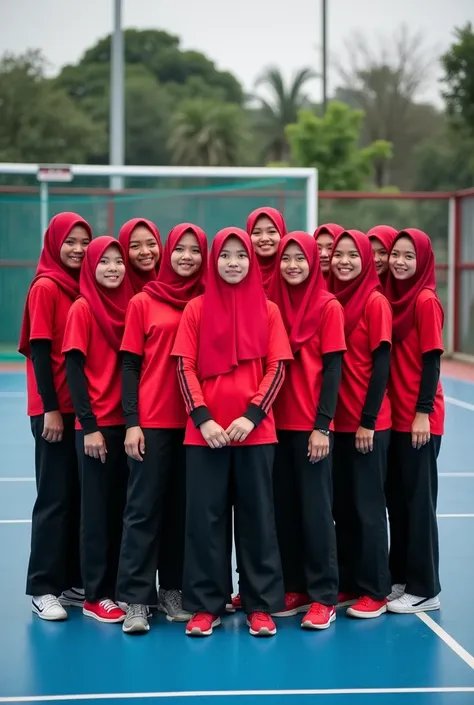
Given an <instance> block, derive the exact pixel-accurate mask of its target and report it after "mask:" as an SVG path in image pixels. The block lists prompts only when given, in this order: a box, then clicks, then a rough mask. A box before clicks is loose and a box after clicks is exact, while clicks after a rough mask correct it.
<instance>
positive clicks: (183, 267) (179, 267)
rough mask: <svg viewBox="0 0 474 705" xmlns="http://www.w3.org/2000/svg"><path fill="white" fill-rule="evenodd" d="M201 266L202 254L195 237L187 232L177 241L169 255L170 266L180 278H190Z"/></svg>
mask: <svg viewBox="0 0 474 705" xmlns="http://www.w3.org/2000/svg"><path fill="white" fill-rule="evenodd" d="M201 264H202V254H201V250H200V248H199V243H198V239H197V237H196V235H195V234H194V233H193V232H191V231H190V230H188V232H186V233H184V235H183V236H182V237H181V238H180V239H179V240H178V242H177V243H176V246H175V248H174V250H173V252H172V253H171V266H172V267H173V269H174V271H175V272H176V274H179V276H180V277H190V276H192V275H193V274H195V273H196V272H197V271H198V269H199V268H200V266H201Z"/></svg>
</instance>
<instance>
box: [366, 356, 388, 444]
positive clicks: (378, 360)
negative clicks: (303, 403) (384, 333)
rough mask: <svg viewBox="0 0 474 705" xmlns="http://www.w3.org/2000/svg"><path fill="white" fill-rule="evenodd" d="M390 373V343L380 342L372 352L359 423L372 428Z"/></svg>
mask: <svg viewBox="0 0 474 705" xmlns="http://www.w3.org/2000/svg"><path fill="white" fill-rule="evenodd" d="M389 374H390V344H389V343H387V342H383V343H380V345H379V347H378V348H376V349H375V350H374V351H373V353H372V374H371V375H370V380H369V387H368V389H367V396H366V397H365V404H364V408H363V409H362V416H361V417H360V425H361V426H362V427H363V428H369V429H370V430H372V431H373V430H374V428H375V422H376V421H377V416H378V415H379V411H380V407H381V406H382V401H383V397H384V394H385V390H386V389H387V382H388V376H389Z"/></svg>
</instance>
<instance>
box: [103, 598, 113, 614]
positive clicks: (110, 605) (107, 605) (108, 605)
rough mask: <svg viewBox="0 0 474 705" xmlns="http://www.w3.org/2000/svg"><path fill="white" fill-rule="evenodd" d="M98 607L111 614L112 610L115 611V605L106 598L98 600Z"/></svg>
mask: <svg viewBox="0 0 474 705" xmlns="http://www.w3.org/2000/svg"><path fill="white" fill-rule="evenodd" d="M99 605H100V606H101V607H103V608H104V610H105V611H106V612H112V610H116V609H117V605H116V604H115V602H112V600H109V599H108V598H107V599H106V600H99Z"/></svg>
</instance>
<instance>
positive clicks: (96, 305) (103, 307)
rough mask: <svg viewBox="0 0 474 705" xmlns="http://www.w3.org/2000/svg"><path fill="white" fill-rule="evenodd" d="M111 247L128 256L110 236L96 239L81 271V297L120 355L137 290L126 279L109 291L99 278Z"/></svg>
mask: <svg viewBox="0 0 474 705" xmlns="http://www.w3.org/2000/svg"><path fill="white" fill-rule="evenodd" d="M111 245H113V246H114V247H116V248H117V249H118V250H119V251H120V254H121V255H122V256H123V255H124V253H123V247H122V246H121V244H120V243H119V242H118V241H117V240H116V239H115V238H113V237H109V236H108V235H103V236H102V237H98V238H96V239H95V240H93V241H92V242H91V244H90V245H89V247H88V248H87V252H86V257H85V260H84V264H83V265H82V269H81V279H80V294H81V296H83V297H84V298H85V300H86V301H87V303H88V304H89V306H90V307H91V311H92V315H93V316H94V318H95V320H96V321H97V325H98V326H99V328H100V330H101V331H102V333H103V334H104V337H105V338H106V340H107V341H108V342H109V344H110V346H111V347H112V348H113V350H115V351H116V352H118V351H119V350H120V344H121V342H122V336H123V329H124V327H125V313H126V310H127V306H128V302H129V301H130V299H131V298H132V296H133V291H132V287H131V285H130V282H129V281H128V279H127V277H126V276H125V277H124V279H123V282H122V283H121V284H120V286H119V287H117V289H107V288H106V287H104V286H101V285H100V284H99V283H98V281H97V279H96V278H95V273H96V269H97V265H98V264H99V262H100V259H101V257H102V256H103V254H104V252H105V251H106V249H107V248H108V247H110V246H111ZM124 261H125V257H124Z"/></svg>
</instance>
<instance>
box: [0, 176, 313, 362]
mask: <svg viewBox="0 0 474 705" xmlns="http://www.w3.org/2000/svg"><path fill="white" fill-rule="evenodd" d="M33 183H34V182H33V181H32V184H31V185H33ZM9 184H10V185H16V182H14V181H12V180H10V181H9ZM22 185H23V186H25V185H29V184H28V183H25V181H24V180H23V182H22ZM107 186H108V180H107V179H100V178H87V179H75V180H74V183H73V186H72V187H71V188H69V189H58V188H54V189H53V188H52V189H51V191H50V195H49V199H48V217H49V218H51V217H52V216H53V215H55V214H56V213H60V212H61V211H74V212H76V213H79V214H80V215H81V216H82V217H83V218H85V219H86V220H87V221H88V222H89V223H90V224H91V226H92V229H93V232H94V234H95V235H104V234H111V235H115V236H117V234H118V231H119V229H120V226H121V225H122V224H123V223H124V222H125V221H126V220H129V219H130V218H135V217H143V218H148V219H150V220H153V221H154V222H155V223H156V224H157V225H158V228H159V229H160V232H161V235H162V239H163V240H165V239H166V236H167V234H168V232H169V231H170V230H171V228H172V227H173V226H174V225H176V224H177V223H181V222H192V223H196V224H197V225H199V226H201V227H202V228H203V229H204V231H205V232H206V233H207V235H208V237H209V239H212V237H213V236H214V235H215V233H216V232H217V231H218V230H220V229H221V228H223V227H226V226H229V225H235V226H238V227H243V228H245V223H246V219H247V216H248V214H249V213H250V212H251V211H252V210H254V209H255V208H258V207H260V206H263V205H267V206H273V207H274V208H277V209H278V210H281V211H283V212H284V214H285V218H286V220H287V223H288V226H289V228H290V229H292V230H304V229H305V228H306V180H305V179H286V178H281V179H261V180H253V179H252V180H251V181H245V182H244V180H242V179H240V180H238V181H236V180H234V181H230V180H224V179H186V180H178V179H171V178H166V179H164V178H161V179H156V178H154V179H146V180H145V179H127V180H126V182H125V188H126V189H128V192H127V193H120V194H112V193H110V192H105V193H104V191H106V189H107ZM138 188H140V190H136V191H135V190H133V191H132V189H138ZM85 189H87V191H88V192H87V193H84V190H85ZM145 189H149V190H145ZM40 249H41V229H40V200H39V192H38V191H37V189H35V191H34V192H33V193H11V192H8V193H7V192H1V188H0V321H1V326H0V358H1V359H4V360H5V359H6V358H8V357H10V356H11V354H12V353H14V350H15V348H16V343H17V340H18V336H19V329H20V323H21V316H22V312H23V305H24V300H25V295H26V291H27V289H28V286H29V283H30V281H31V279H32V277H33V275H34V272H35V267H36V262H37V259H38V256H39V253H40Z"/></svg>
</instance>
